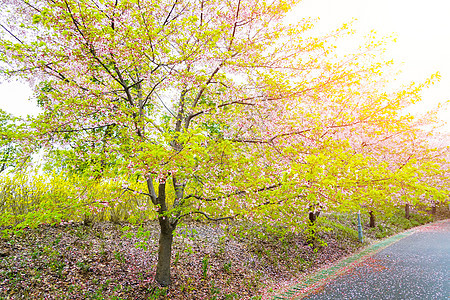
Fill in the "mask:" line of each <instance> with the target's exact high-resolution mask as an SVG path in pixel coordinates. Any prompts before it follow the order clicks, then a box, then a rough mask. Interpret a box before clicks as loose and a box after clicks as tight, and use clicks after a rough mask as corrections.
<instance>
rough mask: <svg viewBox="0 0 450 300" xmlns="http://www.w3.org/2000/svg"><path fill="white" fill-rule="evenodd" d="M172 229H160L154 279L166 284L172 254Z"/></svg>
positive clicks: (168, 279) (168, 278) (163, 284)
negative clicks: (167, 230)
mask: <svg viewBox="0 0 450 300" xmlns="http://www.w3.org/2000/svg"><path fill="white" fill-rule="evenodd" d="M172 242H173V231H171V230H170V231H169V232H166V231H165V230H161V232H160V236H159V249H158V264H157V265H156V277H155V279H156V281H157V282H158V283H159V284H160V285H162V286H168V285H169V284H170V283H171V280H170V259H171V256H172Z"/></svg>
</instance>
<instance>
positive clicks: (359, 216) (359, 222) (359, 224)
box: [358, 211, 364, 243]
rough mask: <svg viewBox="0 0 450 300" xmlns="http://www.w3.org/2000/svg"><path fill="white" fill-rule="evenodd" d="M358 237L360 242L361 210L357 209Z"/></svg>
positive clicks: (361, 233)
mask: <svg viewBox="0 0 450 300" xmlns="http://www.w3.org/2000/svg"><path fill="white" fill-rule="evenodd" d="M358 239H359V241H360V242H361V243H362V242H363V241H364V237H363V231H362V225H361V212H360V211H358Z"/></svg>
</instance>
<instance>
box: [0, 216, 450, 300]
mask: <svg viewBox="0 0 450 300" xmlns="http://www.w3.org/2000/svg"><path fill="white" fill-rule="evenodd" d="M442 212H443V213H441V214H440V215H439V216H437V218H448V217H449V216H448V209H447V208H443V210H442ZM402 214H403V212H402V211H401V210H398V211H396V212H395V213H394V214H393V215H392V216H391V217H381V216H379V217H378V220H377V221H378V225H377V226H376V227H375V228H367V226H364V232H365V238H366V239H365V243H364V244H367V243H370V242H371V241H373V240H376V239H380V238H383V237H386V236H389V235H392V234H395V233H397V232H400V231H402V230H404V229H408V228H410V227H412V226H416V225H421V224H423V223H425V222H429V221H432V218H431V217H429V216H427V215H421V214H417V213H416V214H412V217H411V219H410V220H406V219H405V218H403V216H402ZM363 223H364V225H365V224H367V223H368V219H367V218H366V216H363ZM125 225H126V224H113V223H96V224H94V225H91V226H83V225H81V224H66V225H63V226H40V227H38V228H36V229H25V230H22V231H20V232H17V233H16V234H14V235H10V236H8V237H4V238H2V239H1V240H0V299H23V298H31V299H43V298H44V297H45V299H261V298H262V297H263V295H270V294H272V293H273V292H274V291H275V290H276V289H277V288H279V287H283V286H285V285H288V284H290V283H292V282H293V281H297V280H299V279H298V278H301V277H302V276H304V275H305V274H308V273H310V272H312V271H314V270H316V269H318V268H320V267H322V266H323V265H326V264H329V263H332V262H334V261H336V260H338V259H339V258H341V257H343V256H345V255H348V254H350V253H352V252H354V251H356V250H357V249H358V248H360V247H361V246H362V245H361V244H360V243H359V241H358V235H357V231H356V228H357V227H356V216H355V215H333V214H328V215H323V216H321V217H320V218H319V220H318V223H317V225H318V228H317V231H318V239H317V240H316V241H315V242H314V244H315V246H316V247H315V249H314V248H312V247H311V246H310V245H308V243H307V239H308V237H307V235H306V234H305V233H304V232H300V233H299V232H291V231H289V230H286V228H282V227H280V228H273V227H272V228H268V227H265V226H262V225H258V224H248V223H239V224H238V223H233V224H228V225H227V226H225V227H223V228H222V227H218V226H215V225H213V224H210V223H208V224H203V223H199V222H193V223H189V224H188V225H186V226H185V227H184V228H179V230H178V232H181V233H182V234H180V235H179V236H177V237H176V239H175V240H176V241H175V245H174V251H173V267H172V277H173V284H172V285H171V286H170V287H169V288H166V289H162V288H160V287H158V286H157V284H156V283H155V282H154V281H153V276H154V269H155V266H156V256H157V234H158V229H157V227H156V224H154V223H148V224H143V225H142V227H141V229H139V227H133V228H131V230H130V232H129V233H128V234H127V235H128V236H124V234H126V232H124V231H123V228H124V226H125ZM144 241H145V243H143V242H144ZM325 243H326V244H327V246H325ZM136 245H140V246H141V247H136Z"/></svg>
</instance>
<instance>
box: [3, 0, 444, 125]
mask: <svg viewBox="0 0 450 300" xmlns="http://www.w3.org/2000/svg"><path fill="white" fill-rule="evenodd" d="M293 16H294V18H295V17H296V18H302V17H319V18H320V21H319V23H318V24H317V26H316V28H318V29H320V30H324V31H326V30H330V29H333V28H335V27H337V26H339V25H340V24H342V23H344V22H348V21H350V20H351V19H353V18H356V19H357V20H358V21H357V22H356V23H355V24H354V28H355V29H356V30H357V31H358V32H361V33H366V32H368V31H369V30H371V29H374V30H375V31H377V32H378V33H380V34H382V35H391V34H393V33H395V34H396V36H397V43H395V44H393V45H392V48H390V49H389V53H388V55H389V56H390V57H392V58H393V59H394V61H395V62H396V63H402V64H401V69H402V71H403V74H402V76H401V77H400V80H401V81H402V82H407V81H420V80H423V79H424V78H426V77H428V76H429V75H431V74H432V73H435V72H436V71H439V72H440V73H441V76H442V79H441V81H440V83H438V84H436V85H434V86H432V87H431V88H430V89H429V90H428V91H426V92H425V93H424V105H423V106H422V107H424V108H429V107H432V106H434V105H436V104H437V103H438V102H445V101H447V100H450V0H426V1H425V0H421V1H419V0H303V2H302V3H300V5H299V6H298V7H297V8H296V9H295V11H294V13H293ZM30 97H31V91H30V90H29V88H28V86H27V85H24V84H20V83H0V108H2V109H4V110H6V111H7V112H10V113H12V114H14V115H17V116H26V115H27V114H34V113H36V112H37V111H38V110H37V107H36V106H35V105H34V103H33V102H32V101H29V100H28V99H29V98H30ZM440 117H441V119H443V120H444V121H446V120H447V119H448V120H449V121H450V111H449V110H447V111H442V112H441V113H440ZM445 130H446V131H448V132H450V124H447V126H446V127H445Z"/></svg>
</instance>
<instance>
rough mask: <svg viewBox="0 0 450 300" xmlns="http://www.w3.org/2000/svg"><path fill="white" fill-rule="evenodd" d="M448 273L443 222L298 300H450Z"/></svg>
mask: <svg viewBox="0 0 450 300" xmlns="http://www.w3.org/2000/svg"><path fill="white" fill-rule="evenodd" d="M449 269H450V220H446V221H444V222H441V223H435V224H432V225H428V226H425V227H420V228H419V229H417V230H416V232H414V233H413V234H412V235H410V236H408V237H406V238H403V239H401V240H400V241H398V242H396V243H394V244H392V245H391V246H389V247H387V248H385V249H383V250H381V251H380V252H378V253H376V254H375V255H373V256H371V257H369V258H368V259H366V260H364V261H362V262H361V263H359V264H358V265H357V266H356V267H355V268H353V269H351V270H350V271H348V272H347V273H344V274H343V275H341V276H339V277H337V278H336V279H334V280H332V281H330V282H329V283H327V284H326V285H325V286H323V287H322V288H321V289H320V290H319V291H316V292H315V293H314V294H312V295H310V296H308V297H306V298H301V299H309V300H313V299H314V300H323V299H332V300H338V299H351V300H363V299H370V300H376V299H383V300H384V299H386V300H387V299H396V300H398V299H406V300H413V299H420V300H425V299H430V300H440V299H450V276H449V275H450V272H449Z"/></svg>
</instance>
